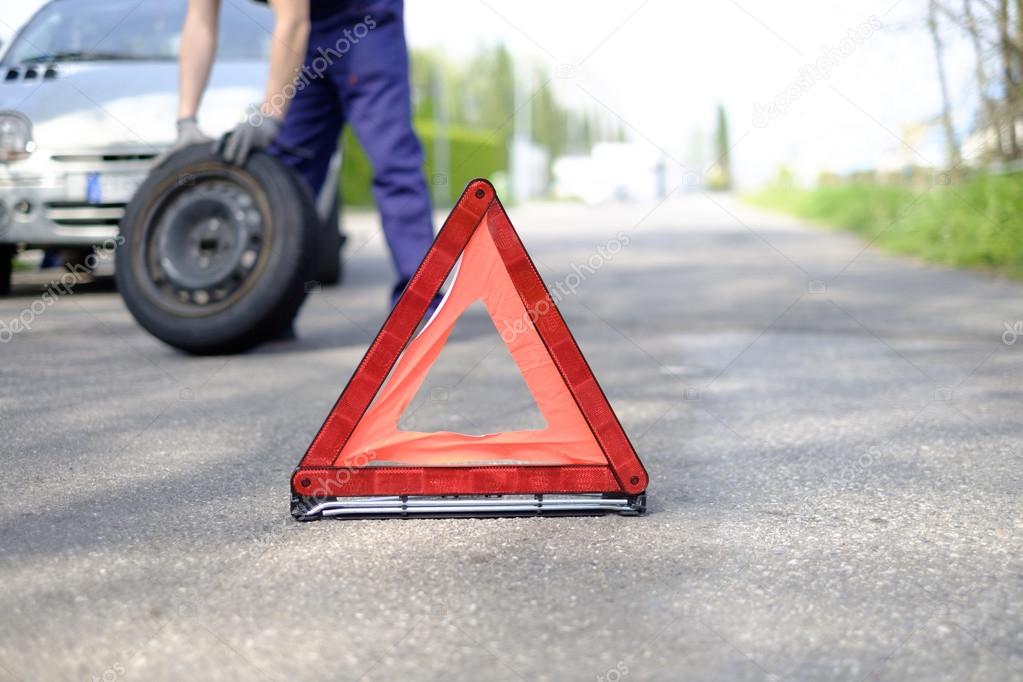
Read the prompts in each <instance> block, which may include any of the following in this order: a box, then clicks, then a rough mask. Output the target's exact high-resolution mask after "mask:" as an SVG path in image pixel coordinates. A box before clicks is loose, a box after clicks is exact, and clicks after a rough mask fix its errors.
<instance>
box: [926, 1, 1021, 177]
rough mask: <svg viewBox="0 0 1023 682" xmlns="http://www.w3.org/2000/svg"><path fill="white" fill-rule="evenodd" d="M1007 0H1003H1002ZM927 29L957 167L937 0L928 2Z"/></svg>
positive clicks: (948, 139)
mask: <svg viewBox="0 0 1023 682" xmlns="http://www.w3.org/2000/svg"><path fill="white" fill-rule="evenodd" d="M1006 1H1007V0H1001V2H1006ZM927 30H928V31H930V34H931V44H932V45H933V46H934V62H935V65H936V66H937V69H938V85H939V87H940V88H941V127H942V129H943V130H944V132H945V149H946V154H947V156H948V164H949V165H950V166H951V167H953V168H955V167H957V166H959V165H960V164H961V163H962V157H961V156H960V154H959V140H958V139H957V138H956V131H955V124H954V123H953V121H952V104H951V103H950V101H949V96H948V79H947V77H946V76H945V45H944V43H943V42H942V40H941V33H940V29H939V25H938V3H937V0H929V1H928V3H927Z"/></svg>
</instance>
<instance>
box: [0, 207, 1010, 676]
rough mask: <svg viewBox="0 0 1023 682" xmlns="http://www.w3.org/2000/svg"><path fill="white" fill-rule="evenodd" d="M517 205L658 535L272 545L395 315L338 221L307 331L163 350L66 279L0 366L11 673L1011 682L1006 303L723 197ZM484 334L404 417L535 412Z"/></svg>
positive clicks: (520, 531)
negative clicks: (313, 454) (341, 252)
mask: <svg viewBox="0 0 1023 682" xmlns="http://www.w3.org/2000/svg"><path fill="white" fill-rule="evenodd" d="M511 215H512V219H513V221H514V222H515V223H516V225H517V227H518V228H519V229H520V232H521V233H522V235H523V238H524V240H525V242H526V245H527V247H528V248H529V249H530V250H531V252H532V253H533V255H534V257H535V258H536V260H538V261H539V263H540V266H541V270H542V272H543V274H544V276H545V277H546V278H547V280H548V282H549V283H555V282H559V281H560V282H563V283H565V284H566V285H567V284H569V283H570V282H575V281H576V280H577V279H578V280H579V281H578V283H577V286H576V287H574V288H575V293H574V294H570V295H568V296H565V297H564V299H563V301H562V308H563V310H564V312H565V314H566V317H567V319H568V322H569V324H570V326H571V327H572V329H573V331H574V333H575V335H576V337H577V338H578V340H579V342H580V345H581V346H582V348H583V351H584V353H585V354H586V355H587V357H588V359H589V360H590V363H591V365H592V366H593V368H594V371H595V372H596V374H597V376H598V378H599V379H600V381H601V383H602V384H603V387H604V389H605V391H606V392H607V394H608V397H609V398H610V400H611V402H612V403H613V405H614V406H615V408H616V409H617V411H618V413H619V416H620V418H621V419H622V421H623V423H624V425H625V427H626V429H627V431H628V432H629V433H630V435H631V437H632V438H633V440H634V442H635V444H636V446H637V449H638V450H639V452H640V454H641V457H642V458H643V459H644V461H645V463H646V466H647V468H648V470H649V471H650V473H651V478H652V481H651V485H650V514H649V515H648V516H646V517H643V518H619V517H607V518H584V519H508V520H422V521H397V520H395V521H355V522H329V521H328V522H318V523H311V524H299V523H296V522H293V521H292V520H291V517H290V515H289V513H288V478H289V474H290V471H291V469H292V468H293V467H294V465H295V464H296V462H297V461H298V459H299V457H300V456H301V454H302V452H303V450H304V448H305V446H306V445H307V444H308V441H309V440H310V438H311V437H312V435H313V434H314V432H315V430H316V428H317V427H318V425H319V424H320V422H321V420H322V418H323V417H324V415H325V414H326V412H327V410H328V408H329V407H330V405H331V404H332V403H333V401H334V400H335V398H336V397H337V394H338V392H339V390H340V388H341V386H342V385H343V383H344V381H345V380H346V379H347V377H348V375H349V373H350V372H351V371H352V369H353V367H354V366H355V364H356V363H357V362H358V360H359V359H360V357H361V355H362V353H363V352H364V350H365V348H366V345H367V344H368V343H369V341H370V339H371V338H372V336H373V334H374V332H375V331H376V329H377V328H378V326H379V324H380V323H381V321H382V319H383V317H384V315H385V310H384V302H385V300H386V297H387V290H388V288H389V285H390V272H389V264H388V261H387V258H386V255H385V252H384V250H383V247H382V239H381V238H380V237H379V236H378V235H377V232H376V226H375V223H374V220H373V219H371V218H368V217H362V218H356V219H354V220H353V221H352V225H351V229H352V232H353V240H352V247H351V248H350V250H349V272H348V275H349V276H348V280H347V283H346V284H345V285H344V286H343V287H341V288H337V289H325V290H322V291H319V292H317V293H315V294H314V295H312V297H311V298H310V300H309V301H308V303H307V304H306V306H305V308H304V310H303V313H302V315H301V318H300V320H299V324H298V333H299V337H300V338H299V340H298V341H296V342H293V343H280V344H276V345H272V346H267V347H265V348H263V349H260V350H258V351H256V352H253V353H249V354H246V355H242V356H238V357H228V358H223V357H222V358H204V359H196V358H190V357H185V356H183V355H181V354H178V353H176V352H174V351H172V350H170V349H169V348H167V347H164V346H163V345H161V344H160V343H159V342H157V341H156V340H154V339H153V338H151V337H149V336H148V335H147V334H146V333H145V332H143V331H142V330H141V329H140V328H138V327H137V326H136V325H135V323H134V322H133V320H132V319H131V317H130V316H129V315H128V314H127V312H126V311H125V309H124V307H123V305H122V304H121V302H120V300H119V299H118V297H117V296H116V294H114V293H112V292H110V291H109V290H106V291H104V290H103V289H102V288H99V290H97V288H96V287H91V288H90V287H81V288H79V289H76V290H75V292H74V293H72V294H70V295H66V296H63V297H61V298H60V300H58V301H57V302H56V303H54V304H53V305H52V306H49V307H47V308H46V310H45V311H44V312H42V313H40V314H39V315H37V316H35V318H34V320H33V324H32V328H31V330H30V331H27V332H24V333H19V334H17V335H15V336H14V338H13V339H11V340H10V342H9V343H6V344H3V345H0V358H2V363H0V406H2V407H0V414H2V419H3V430H2V433H3V440H2V453H3V455H2V461H0V464H2V467H3V473H2V475H0V495H2V496H0V678H3V679H13V680H44V679H46V680H49V679H86V680H91V679H101V680H105V681H106V682H111V681H113V680H122V679H123V680H136V679H137V680H177V679H203V680H233V679H245V680H291V679H302V680H320V679H324V680H326V679H362V680H394V679H414V680H421V679H422V680H450V679H487V680H511V681H515V680H530V681H532V680H569V679H578V680H595V679H596V680H606V681H608V682H617V681H619V680H630V681H631V680H678V679H728V680H763V679H770V680H774V679H779V680H780V679H822V678H827V679H848V680H857V679H882V680H904V679H926V680H940V679H955V680H962V679H976V680H992V679H1023V571H1021V568H1023V559H1021V549H1023V541H1021V540H1023V501H1021V500H1023V498H1021V495H1020V490H1021V488H1023V461H1021V443H1023V440H1021V437H1020V436H1021V431H1023V426H1021V423H1020V397H1021V392H1023V335H1021V336H1020V337H1019V338H1018V343H1016V341H1017V337H1016V336H1015V331H1013V332H1012V333H1008V332H1007V328H1006V326H1005V325H1006V324H1008V325H1009V328H1008V329H1009V330H1012V329H1013V325H1014V324H1015V323H1016V321H1017V320H1021V319H1023V286H1020V285H1019V284H1014V283H1009V282H1006V281H1003V280H1000V279H997V278H994V277H991V276H987V275H983V274H975V273H967V272H954V271H950V270H947V269H942V268H938V267H931V266H925V265H921V264H918V263H916V262H914V261H912V260H909V259H900V258H895V257H891V256H885V255H881V254H879V253H877V252H875V251H874V250H873V249H871V248H867V247H866V245H865V244H864V243H862V242H861V241H859V240H858V239H856V238H854V237H850V236H848V235H843V234H838V233H833V232H828V231H826V230H819V229H809V228H807V227H805V226H799V225H797V224H795V223H794V222H793V221H791V220H788V219H783V218H780V217H772V216H768V215H765V214H761V213H758V212H755V211H753V210H751V209H749V208H747V207H744V206H741V205H737V204H736V203H734V202H733V201H731V200H730V199H728V198H725V197H707V196H703V195H690V196H686V197H684V198H681V199H672V200H669V201H668V202H666V203H664V204H662V205H660V206H656V207H655V206H653V205H643V206H641V205H621V206H605V207H598V208H586V207H582V206H578V205H573V204H557V205H547V206H525V207H520V208H512V210H511ZM620 232H621V233H622V234H624V235H626V236H627V238H628V243H627V244H625V245H624V246H623V248H621V249H620V250H618V252H617V254H615V255H614V256H613V257H611V258H609V259H608V258H603V257H601V258H598V259H597V260H598V261H600V266H599V267H598V268H595V269H594V270H593V271H592V272H586V271H585V270H581V271H582V272H584V273H585V276H584V277H583V276H579V277H576V278H571V277H569V274H570V273H572V272H576V273H577V274H578V272H580V270H573V265H576V266H579V265H580V264H584V263H590V262H591V261H590V259H591V257H592V256H593V255H594V254H597V253H599V247H601V246H605V247H606V246H607V245H608V244H610V243H612V242H613V241H614V240H619V241H622V242H624V241H625V239H623V237H622V236H621V235H620V234H619V233H620ZM38 296H39V289H38V288H33V287H27V288H26V287H22V288H20V289H19V290H18V292H17V294H16V295H15V296H13V297H11V298H8V299H5V300H3V301H0V320H3V321H10V320H11V319H12V318H14V317H16V316H17V315H18V314H19V313H20V312H21V311H22V310H23V309H26V308H28V307H30V306H31V304H32V302H33V301H34V300H36V299H37V298H38ZM488 325H489V322H488V320H487V319H486V318H485V317H482V316H480V315H475V316H472V315H470V316H469V317H468V318H466V319H465V324H464V325H460V327H459V328H458V329H457V330H456V337H455V339H454V340H453V342H452V344H451V345H450V346H449V347H448V351H451V352H449V353H446V354H445V355H443V356H442V357H441V360H440V362H439V363H438V365H437V366H436V367H435V374H434V375H431V378H430V380H429V381H431V382H434V383H433V384H432V388H431V389H430V390H429V391H426V390H425V389H424V392H425V395H424V396H423V397H422V398H420V399H418V402H417V409H416V411H415V412H414V414H411V415H410V416H409V417H408V418H409V419H412V420H414V422H415V426H416V427H418V428H423V427H426V428H428V427H429V425H431V424H432V425H433V427H434V428H439V427H441V426H443V427H444V428H458V429H465V430H467V431H469V432H473V430H474V429H479V430H480V431H485V430H490V429H491V428H507V427H517V426H522V425H529V424H530V423H531V422H530V420H531V419H534V418H535V415H534V414H533V413H532V412H531V410H532V405H531V404H530V402H529V400H528V396H527V395H526V394H525V389H524V387H523V386H522V385H521V381H520V380H519V379H518V377H517V376H516V375H515V372H514V370H513V369H511V366H510V360H508V359H507V358H505V357H504V356H503V353H504V350H503V348H502V347H500V345H499V344H500V341H499V338H498V336H497V334H496V332H495V331H494V330H493V328H492V327H489V328H488ZM1018 331H1019V332H1020V333H1021V334H1023V323H1020V327H1019V328H1018ZM1003 336H1004V338H1003ZM495 344H498V345H497V346H495Z"/></svg>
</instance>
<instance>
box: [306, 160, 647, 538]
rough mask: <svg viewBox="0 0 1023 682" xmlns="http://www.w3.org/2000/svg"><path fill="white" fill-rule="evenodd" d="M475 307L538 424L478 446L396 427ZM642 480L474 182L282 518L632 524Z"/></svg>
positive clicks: (606, 408)
mask: <svg viewBox="0 0 1023 682" xmlns="http://www.w3.org/2000/svg"><path fill="white" fill-rule="evenodd" d="M453 270H454V272H455V274H454V276H453V277H452V280H451V284H450V286H449V289H448V291H447V293H446V294H445V296H444V298H443V300H442V302H441V304H440V305H439V306H438V308H437V310H436V312H435V313H434V314H433V316H432V317H430V319H428V320H426V323H425V325H423V326H422V327H420V325H421V323H422V322H423V320H424V318H425V316H426V313H427V310H428V309H429V306H430V303H431V302H432V301H433V300H434V297H435V296H436V295H437V293H438V292H439V291H440V288H441V285H442V284H443V283H444V282H445V280H447V279H448V276H449V275H450V274H451V273H452V271H453ZM476 301H482V302H483V304H484V306H485V307H486V310H487V313H488V314H489V315H490V318H491V320H492V321H493V323H494V326H495V328H496V329H497V331H498V333H499V334H500V336H501V340H502V341H503V342H504V344H505V346H506V347H507V349H508V351H509V352H510V354H511V356H512V359H513V360H514V362H515V364H516V365H517V367H518V370H519V372H521V374H522V378H523V379H524V380H525V383H526V386H527V388H528V389H529V391H530V393H531V394H532V396H533V399H534V401H535V402H536V406H537V407H538V408H539V410H540V412H541V413H542V415H543V417H544V419H545V422H546V426H545V427H544V428H543V429H535V430H523V431H512V432H506V433H492V434H483V435H469V434H463V433H455V432H451V431H438V432H418V431H408V430H402V429H400V428H399V425H398V421H399V419H400V417H401V415H402V413H403V412H404V410H405V408H406V407H408V405H409V403H410V402H411V401H412V399H413V398H414V397H415V395H416V393H417V391H418V390H419V388H420V387H421V386H422V384H423V381H424V379H425V378H426V375H427V373H428V372H429V370H430V368H431V367H432V366H433V363H434V362H435V361H436V360H437V357H438V355H439V354H440V351H441V349H442V348H443V347H444V344H445V342H446V341H447V339H448V336H449V335H450V333H451V330H452V328H453V327H454V325H455V323H456V322H457V321H458V318H459V317H460V316H461V315H462V313H463V312H464V311H465V310H466V308H468V307H469V306H470V305H471V304H473V303H474V302H476ZM417 329H419V331H418V333H416V330H417ZM647 482H648V477H647V473H646V470H645V469H644V468H643V464H642V463H641V462H640V460H639V457H638V455H637V454H636V451H635V450H634V449H633V447H632V444H631V443H630V442H629V439H628V437H627V436H626V434H625V431H624V430H623V429H622V426H621V423H620V422H619V421H618V418H617V417H616V416H615V414H614V411H613V410H612V409H611V405H610V403H608V401H607V398H606V397H605V395H604V393H603V391H602V390H601V388H600V385H599V384H598V383H597V380H596V378H595V377H594V376H593V373H592V371H591V370H590V367H589V365H588V364H587V363H586V360H585V359H584V358H583V355H582V352H581V351H580V350H579V346H578V345H577V344H576V342H575V339H574V338H573V337H572V334H571V332H570V331H569V329H568V326H567V325H566V324H565V320H564V318H562V316H561V313H560V312H559V311H558V308H557V306H556V305H555V302H554V299H553V298H552V297H551V295H550V293H549V291H548V290H547V287H546V286H545V285H544V283H543V280H542V279H541V278H540V275H539V273H538V272H537V270H536V267H535V266H534V264H533V262H532V260H530V258H529V255H528V254H527V253H526V250H525V247H524V246H523V245H522V242H521V240H520V239H519V236H518V234H517V233H516V232H515V228H514V227H512V224H511V221H510V220H509V218H508V214H507V213H506V212H505V210H504V207H503V206H502V205H501V203H500V201H499V200H498V198H497V195H496V193H495V192H494V188H493V186H492V185H491V184H490V183H489V182H487V181H486V180H474V181H472V182H470V183H469V185H468V186H467V187H466V189H465V191H464V192H463V193H462V196H461V198H460V199H459V200H458V202H457V203H456V204H455V207H454V209H452V211H451V214H450V215H449V216H448V218H447V220H446V221H445V222H444V225H443V227H442V228H441V230H440V232H439V233H438V234H437V238H436V239H435V240H434V243H433V245H432V246H431V247H430V250H429V251H428V252H427V254H426V256H425V257H424V258H423V262H422V263H421V264H420V266H419V269H418V270H417V271H416V273H415V275H414V276H413V277H412V279H411V280H410V281H409V284H408V286H407V287H406V288H405V291H404V293H402V295H401V298H400V299H399V300H398V302H397V304H396V305H395V306H394V309H393V310H392V311H391V314H390V315H389V316H388V318H387V320H386V321H385V322H384V325H383V327H381V329H380V331H379V332H378V333H377V336H376V338H375V339H374V341H373V343H372V344H370V347H369V350H367V351H366V355H365V356H364V357H363V358H362V361H361V362H360V363H359V365H358V367H357V368H356V370H355V373H354V374H353V375H352V377H351V379H350V380H349V382H348V385H347V386H346V387H345V389H344V391H343V392H342V393H341V397H340V398H338V400H337V402H336V403H335V405H334V407H333V408H332V409H331V411H330V414H329V415H328V416H327V419H326V421H324V423H323V426H322V427H320V431H319V433H317V435H316V437H315V438H314V439H313V442H312V444H311V445H310V446H309V449H308V450H307V451H306V454H305V456H304V457H303V458H302V461H301V462H300V463H299V465H298V467H297V468H296V470H295V473H294V475H293V476H292V480H291V490H292V514H293V515H294V516H295V517H296V518H299V519H302V520H308V519H312V518H319V517H320V516H339V517H367V516H374V517H375V516H416V515H422V516H447V515H458V516H489V515H496V516H507V515H523V514H530V515H532V514H574V513H577V514H594V513H607V512H618V513H626V514H635V513H642V512H643V511H644V509H645V503H646V496H645V492H646V486H647Z"/></svg>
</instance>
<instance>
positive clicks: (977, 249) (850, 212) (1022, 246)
mask: <svg viewBox="0 0 1023 682" xmlns="http://www.w3.org/2000/svg"><path fill="white" fill-rule="evenodd" d="M746 199H747V201H749V203H751V204H754V205H756V206H760V207H763V208H767V209H771V210H775V211H781V212H784V213H789V214H791V215H795V216H798V217H800V218H805V219H807V220H812V221H815V222H821V223H825V224H827V225H831V226H834V227H838V228H842V229H846V230H851V231H853V232H856V233H858V234H860V235H862V236H863V237H864V238H866V239H867V240H868V241H871V242H873V243H876V244H877V245H878V246H880V247H881V248H884V249H888V250H890V251H894V252H896V253H901V254H910V255H915V256H919V257H921V258H923V259H924V260H927V261H931V262H936V263H945V264H948V265H954V266H957V267H969V268H984V269H989V270H996V271H998V272H1001V273H1004V274H1007V275H1009V276H1011V277H1016V278H1021V279H1023V173H1012V174H1009V175H999V176H987V177H978V178H973V179H971V180H968V181H965V182H963V183H959V184H955V185H950V186H940V185H939V186H934V187H932V188H930V189H927V190H911V189H907V188H903V187H891V186H883V185H869V184H856V185H836V186H830V187H818V188H816V189H800V188H794V187H770V188H768V189H765V190H763V191H762V192H759V193H757V194H753V195H748V196H747V197H746Z"/></svg>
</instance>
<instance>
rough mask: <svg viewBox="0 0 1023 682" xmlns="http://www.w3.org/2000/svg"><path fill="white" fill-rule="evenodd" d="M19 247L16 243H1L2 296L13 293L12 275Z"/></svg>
mask: <svg viewBox="0 0 1023 682" xmlns="http://www.w3.org/2000/svg"><path fill="white" fill-rule="evenodd" d="M17 253H18V247H17V246H15V245H14V244H0V296H9V295H10V293H11V276H12V275H13V274H14V256H16V255H17Z"/></svg>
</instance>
